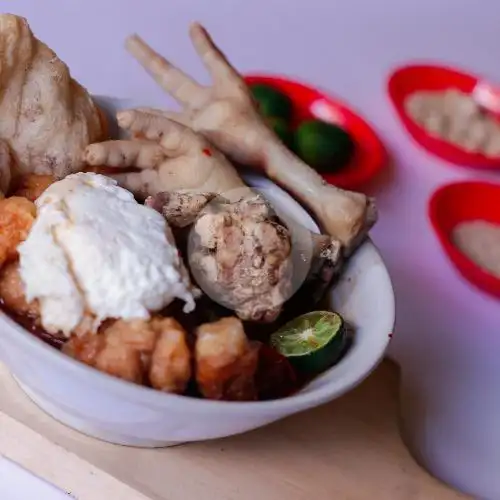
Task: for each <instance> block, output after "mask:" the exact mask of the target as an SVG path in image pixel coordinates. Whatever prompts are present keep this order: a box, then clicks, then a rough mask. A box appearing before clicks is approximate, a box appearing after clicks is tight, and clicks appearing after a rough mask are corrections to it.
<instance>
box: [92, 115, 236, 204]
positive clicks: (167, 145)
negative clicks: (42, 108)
mask: <svg viewBox="0 0 500 500" xmlns="http://www.w3.org/2000/svg"><path fill="white" fill-rule="evenodd" d="M117 120H118V125H119V126H120V127H121V128H122V129H124V130H127V131H128V132H130V133H132V134H133V135H135V136H136V137H138V139H134V140H116V141H105V142H101V143H96V144H91V145H90V146H88V147H87V148H86V149H85V151H84V153H83V160H84V161H85V162H86V163H87V164H88V165H91V166H99V165H106V166H108V167H117V168H127V167H135V168H136V169H140V171H138V172H127V173H117V174H113V175H112V177H114V178H115V179H116V180H117V181H118V183H119V184H120V185H121V186H123V187H124V188H126V189H128V190H129V191H132V192H133V193H134V194H136V195H138V196H142V197H143V198H145V197H146V196H150V195H155V194H158V193H160V192H164V191H183V192H190V193H201V192H217V193H224V192H228V191H231V190H233V189H236V188H241V187H243V186H245V184H244V183H243V180H242V179H241V178H240V176H239V175H238V173H237V172H236V170H235V169H234V167H233V166H232V165H231V163H230V162H229V161H228V160H227V159H226V158H225V156H224V155H223V154H222V153H220V152H219V151H218V150H217V149H216V148H214V147H213V146H212V145H211V144H210V143H209V142H208V140H207V139H205V138H204V137H203V136H202V135H200V134H197V133H196V132H194V131H193V130H192V129H190V128H188V127H186V126H184V125H182V124H180V123H177V122H174V121H172V120H169V119H168V118H165V117H163V116H159V115H157V114H154V113H149V112H145V111H124V112H120V113H118V114H117Z"/></svg>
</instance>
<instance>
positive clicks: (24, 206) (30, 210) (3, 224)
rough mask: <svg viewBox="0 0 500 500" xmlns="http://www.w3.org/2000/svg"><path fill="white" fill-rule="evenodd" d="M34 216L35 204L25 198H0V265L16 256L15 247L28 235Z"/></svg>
mask: <svg viewBox="0 0 500 500" xmlns="http://www.w3.org/2000/svg"><path fill="white" fill-rule="evenodd" d="M35 217H36V207H35V204H34V203H33V202H31V201H29V200H27V199H26V198H21V197H18V196H11V197H10V198H4V199H3V200H0V266H2V265H3V264H4V263H5V262H6V261H7V260H11V259H15V258H17V255H18V254H17V247H18V245H19V244H20V243H21V242H22V241H24V240H25V239H26V237H27V236H28V233H29V231H30V229H31V226H32V225H33V222H34V220H35Z"/></svg>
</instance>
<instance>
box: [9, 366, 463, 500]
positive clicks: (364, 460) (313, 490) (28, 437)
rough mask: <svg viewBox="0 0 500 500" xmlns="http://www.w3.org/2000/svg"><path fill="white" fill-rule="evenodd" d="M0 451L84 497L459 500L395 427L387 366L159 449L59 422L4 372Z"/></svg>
mask: <svg viewBox="0 0 500 500" xmlns="http://www.w3.org/2000/svg"><path fill="white" fill-rule="evenodd" d="M0 382H1V384H0V453H1V454H3V455H5V456H6V457H8V458H10V459H11V460H14V461H16V462H18V463H19V464H21V465H22V466H24V467H26V468H27V469H29V470H31V471H32V472H34V473H35V474H37V475H39V476H41V477H43V478H44V479H47V480H48V481H50V482H52V483H53V484H55V485H57V486H59V487H60V488H62V489H64V490H65V491H67V492H69V493H71V494H73V495H74V496H75V497H76V498H78V499H79V500H101V499H102V500H107V499H110V498H118V499H120V500H144V499H154V500H197V499H201V500H254V499H255V498H258V499H259V500H280V499H283V500H285V499H286V500H306V499H310V498H314V499H315V500H323V499H324V500H332V499H339V500H367V499H371V498H374V499H375V498H376V499H381V500H385V499H394V500H399V499H401V500H403V499H404V500H458V499H464V498H468V497H465V496H462V495H460V494H458V493H455V492H453V491H452V490H451V489H449V488H447V487H446V486H444V485H442V484H440V483H439V482H438V481H436V480H435V479H433V478H432V477H430V476H429V475H428V474H427V473H426V472H425V471H423V470H422V469H421V468H419V467H418V465H417V464H416V463H415V462H414V461H413V460H412V458H411V457H410V455H409V454H408V452H407V451H406V449H405V448H404V446H403V444H402V442H401V440H400V438H399V434H398V428H397V419H396V415H397V369H396V367H395V366H394V365H393V364H392V363H390V362H384V363H383V364H382V365H381V367H380V368H379V369H378V370H377V371H376V372H375V373H374V374H373V375H372V376H371V377H370V378H369V379H368V380H367V381H366V382H365V383H364V384H362V385H361V386H360V387H359V388H358V389H356V390H355V391H353V392H351V393H350V394H348V395H346V396H344V397H343V398H341V399H339V400H337V401H334V402H332V403H330V404H328V405H325V406H323V407H321V408H317V409H315V410H312V411H309V412H305V413H302V414H300V415H296V416H293V417H291V418H289V419H287V420H284V421H282V422H278V423H275V424H273V425H270V426H268V427H266V428H263V429H259V430H257V431H254V432H251V433H248V434H245V435H241V436H236V437H232V438H227V439H223V440H218V441H211V442H204V443H195V444H189V445H183V446H178V447H174V448H167V449H162V450H144V449H133V448H126V447H120V446H115V445H110V444H107V443H103V442H100V441H96V440H94V439H90V438H87V437H85V436H82V435H80V434H78V433H76V432H74V431H72V430H71V429H68V428H67V427H65V426H63V425H61V424H59V423H57V422H55V421H53V420H52V419H51V418H50V417H48V416H47V415H45V414H44V413H43V412H42V411H40V410H39V409H38V408H37V407H36V406H35V405H34V404H33V403H32V402H31V401H30V400H28V398H27V397H26V396H25V395H24V394H23V393H22V392H21V390H20V389H19V388H18V386H17V384H16V383H15V382H14V380H13V379H12V378H11V377H10V376H9V374H8V372H7V370H6V369H5V368H4V367H1V366H0Z"/></svg>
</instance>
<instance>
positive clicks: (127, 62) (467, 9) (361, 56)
mask: <svg viewBox="0 0 500 500" xmlns="http://www.w3.org/2000/svg"><path fill="white" fill-rule="evenodd" d="M0 10H1V11H4V12H13V13H17V14H22V15H25V16H27V17H29V19H30V22H31V25H32V27H33V29H34V30H35V32H36V33H37V34H38V35H39V37H40V38H42V39H43V40H44V41H46V42H47V43H48V44H49V45H50V46H51V47H52V48H53V49H55V50H56V51H57V53H58V54H59V55H60V56H61V57H62V58H63V59H64V60H65V61H66V62H67V63H68V64H69V65H70V67H71V68H72V71H73V74H74V76H75V77H76V78H78V79H79V80H80V81H82V82H83V83H84V84H85V85H86V86H87V87H88V88H89V89H90V90H91V92H93V93H99V94H109V95H116V96H120V97H140V98H141V97H142V98H143V99H144V102H145V104H155V105H159V106H162V105H167V104H169V103H170V100H169V99H168V98H167V97H165V96H164V95H163V94H162V92H161V91H160V90H159V89H158V88H157V87H156V86H155V85H154V83H153V82H152V81H151V80H150V79H149V78H148V77H147V76H146V75H145V74H144V73H143V72H142V71H140V70H139V68H138V66H137V64H136V63H135V62H134V61H133V60H132V59H130V58H129V57H128V56H127V54H126V53H125V52H124V50H123V48H122V42H123V39H124V38H125V36H126V35H128V34H129V33H132V32H134V31H136V32H138V33H140V34H141V35H142V36H144V37H145V38H146V39H147V40H148V41H149V42H150V43H151V44H152V45H153V46H154V47H156V48H158V49H159V50H161V51H162V52H163V53H164V54H165V55H168V56H169V57H170V58H172V59H173V60H175V61H178V62H181V63H182V66H183V68H185V69H186V70H187V71H188V72H190V73H192V74H193V75H195V76H197V77H199V78H200V79H201V80H204V81H206V75H205V73H204V71H203V68H202V67H201V65H200V64H199V63H198V62H197V60H196V57H195V54H194V52H193V50H192V49H191V47H190V44H189V41H188V38H187V33H186V31H187V25H188V23H189V22H190V21H192V20H195V19H197V20H201V21H203V22H204V23H206V25H207V27H208V28H209V30H210V31H211V32H212V33H213V35H214V37H215V39H216V41H217V42H218V43H219V44H220V45H221V46H222V47H223V48H224V50H225V51H226V53H227V54H228V56H229V57H230V58H231V59H232V61H233V62H234V63H235V65H236V66H237V67H238V68H239V69H240V70H242V71H250V70H266V71H272V72H277V73H279V72H283V73H286V74H290V75H296V76H298V77H300V78H302V79H305V80H308V81H310V82H313V83H315V84H317V85H319V86H322V87H324V88H326V89H329V90H331V91H332V92H334V93H336V94H338V95H339V96H342V97H343V98H345V99H347V100H348V101H350V102H351V103H352V104H353V105H354V106H355V107H356V108H357V109H358V110H360V111H361V112H362V113H363V114H364V115H365V117H366V118H368V119H369V120H370V121H371V122H372V123H373V124H374V125H375V127H376V128H377V130H378V131H379V133H380V135H381V136H382V138H383V140H384V141H385V142H386V144H387V146H388V147H389V148H390V150H391V152H392V154H393V158H394V160H395V167H394V173H393V175H392V180H391V183H390V184H386V185H384V186H383V187H379V188H378V190H377V191H376V194H377V195H378V200H379V206H380V212H381V219H380V223H379V224H378V226H377V227H376V229H375V230H374V231H373V238H374V240H375V242H376V243H377V244H378V245H379V247H380V249H381V251H382V253H383V255H384V258H385V260H386V262H387V265H388V267H389V269H390V271H391V274H392V277H393V279H394V284H395V287H396V294H397V310H398V325H397V333H396V335H395V337H394V341H393V345H392V348H391V352H392V354H393V355H395V356H396V357H397V358H398V359H400V360H401V361H402V362H403V364H404V365H405V366H408V368H412V369H410V370H409V371H408V373H411V374H414V375H417V374H418V377H422V381H424V380H426V382H425V383H424V382H422V383H423V385H425V386H429V384H430V385H432V386H433V387H435V388H437V389H438V390H439V388H440V387H441V389H442V392H444V393H447V394H450V397H452V398H453V397H454V394H455V389H456V388H457V387H458V388H460V390H461V391H462V392H463V393H462V394H461V395H460V397H457V398H455V400H454V401H453V405H454V411H457V412H458V413H460V412H461V411H466V409H467V408H470V406H471V405H473V406H474V405H475V406H477V405H478V404H479V405H480V404H481V403H480V402H478V400H477V397H478V394H483V393H484V390H485V389H484V381H485V379H489V380H492V381H493V380H498V379H499V378H498V375H500V373H499V372H500V368H498V369H497V368H496V367H497V366H498V365H499V361H498V359H499V349H500V338H499V334H500V331H499V330H500V328H499V326H498V325H500V321H499V320H500V307H499V306H500V302H498V301H495V300H493V299H491V298H489V297H487V296H485V295H483V294H481V293H478V292H476V290H474V289H472V288H471V287H469V285H468V284H467V283H465V282H464V281H463V280H462V279H460V278H459V277H458V276H457V274H456V273H455V271H454V270H453V269H452V268H451V266H450V265H449V263H448V262H447V260H446V259H445V258H444V256H443V255H442V254H441V251H440V248H439V247H438V244H437V242H436V240H435V238H434V237H433V235H432V234H431V232H430V228H429V224H428V221H427V217H426V204H427V199H428V196H429V194H430V193H431V191H432V190H433V189H434V188H435V187H437V186H438V185H440V184H442V183H444V182H447V181H451V180H454V179H460V178H465V177H469V176H473V175H474V176H476V177H486V175H484V174H483V175H479V174H478V175H475V174H473V173H472V172H469V171H467V170H459V169H456V168H454V167H450V166H447V165H444V164H441V163H440V162H439V161H437V160H435V159H433V158H431V157H429V156H427V155H426V154H425V153H423V152H422V151H420V150H419V149H418V148H416V147H415V146H414V145H413V144H412V143H411V142H410V140H409V139H408V137H407V136H406V135H405V133H404V132H403V130H401V128H400V127H399V124H398V123H397V121H396V119H395V117H394V114H393V113H392V110H391V109H390V107H389V104H388V101H387V97H386V94H385V82H386V77H387V74H388V72H389V71H390V69H391V68H392V67H394V66H395V65H397V64H400V63H404V62H406V61H408V60H410V59H415V58H421V59H422V58H433V59H436V60H440V61H447V62H449V63H452V64H453V63H455V64H458V65H461V66H464V67H467V68H470V69H471V70H473V71H474V72H477V73H481V74H484V75H487V76H488V77H490V78H491V79H493V80H496V81H498V82H500V56H499V54H500V52H499V41H500V24H499V20H500V2H496V1H494V0H482V1H478V0H439V1H436V0H418V1H409V0H406V1H405V0H384V1H375V0H337V1H333V0H307V1H303V0H295V1H293V0H245V1H243V0H177V1H174V0H142V1H139V0H99V1H98V0H58V1H56V0H15V1H14V0H11V1H0ZM0 119H1V117H0ZM491 178H496V179H498V180H499V181H500V175H497V176H495V177H491ZM373 293H377V291H376V290H374V291H373ZM410 364H411V366H410ZM494 392H496V393H498V392H499V391H494ZM488 397H489V396H488ZM495 397H496V398H498V397H499V396H497V395H496V394H495ZM495 404H496V405H497V408H499V407H500V400H499V401H496V402H495ZM448 406H449V405H448Z"/></svg>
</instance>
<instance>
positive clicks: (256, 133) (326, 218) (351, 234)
mask: <svg viewBox="0 0 500 500" xmlns="http://www.w3.org/2000/svg"><path fill="white" fill-rule="evenodd" d="M190 35H191V39H192V42H193V45H194V47H195V49H196V51H197V52H198V54H199V56H200V58H201V60H202V61H203V62H204V64H205V66H206V67H207V70H208V71H209V73H210V75H211V77H212V79H213V85H212V86H211V87H204V86H201V85H199V84H198V83H197V82H195V81H194V80H193V79H192V78H190V77H189V76H187V75H186V74H185V73H183V72H182V71H181V70H179V69H178V68H176V67H175V66H174V65H172V64H171V63H169V62H168V61H167V60H165V59H164V58H163V57H162V56H160V55H159V54H158V53H156V52H155V51H154V50H153V49H152V48H150V47H149V46H148V45H147V44H146V43H145V42H144V41H143V40H142V39H141V38H139V37H138V36H137V35H134V36H132V37H130V38H129V39H128V40H127V42H126V46H127V49H128V50H129V52H130V53H131V54H132V55H133V56H134V57H135V58H136V59H137V60H138V61H139V63H140V64H141V65H142V66H143V67H144V68H145V69H146V70H147V71H148V72H149V73H150V74H151V75H152V76H153V78H154V79H155V80H156V81H157V82H158V84H159V85H160V86H161V87H162V88H163V89H165V90H166V91H167V92H168V93H169V94H171V95H172V96H173V97H174V98H175V99H177V101H179V103H180V104H181V105H182V106H183V112H181V113H173V112H167V111H157V110H156V111H155V110H147V111H148V112H149V113H151V114H153V113H154V114H156V115H157V116H164V117H167V118H169V119H173V120H175V121H178V122H180V123H183V124H185V125H188V126H190V127H191V128H192V129H193V130H195V131H198V132H201V133H202V134H204V135H205V136H206V137H207V138H208V139H209V140H210V141H211V142H212V143H213V144H214V145H215V146H217V147H218V148H219V149H220V150H221V151H222V152H223V153H225V154H227V155H228V157H230V158H231V159H232V160H234V161H236V162H238V163H242V164H245V165H249V166H254V167H258V168H261V169H263V170H264V172H265V173H266V174H267V175H268V176H269V177H270V178H271V179H272V180H274V181H276V182H277V183H278V184H281V185H282V186H283V187H284V188H285V189H287V190H288V191H290V192H291V193H292V194H293V195H294V196H295V197H296V198H298V199H299V200H301V201H302V202H303V203H304V204H305V205H307V206H308V207H309V209H311V211H312V212H314V214H315V215H316V217H317V219H318V220H319V222H320V223H321V225H322V226H323V229H324V230H325V231H326V232H328V233H329V234H331V235H332V236H335V237H336V238H337V239H339V240H340V241H341V242H342V244H343V245H344V251H345V254H347V255H348V254H350V253H351V252H352V251H353V250H354V249H355V248H356V247H357V246H358V245H359V243H360V242H361V241H362V240H363V239H364V237H365V236H366V234H367V232H368V230H369V229H370V228H371V227H372V226H373V224H374V223H375V222H376V219H377V211H376V208H375V204H374V201H373V200H372V199H371V198H368V197H366V196H365V195H363V194H361V193H354V192H349V191H344V190H342V189H339V188H337V187H335V186H332V185H330V184H327V183H326V182H325V181H324V180H323V179H322V178H321V176H319V175H318V174H317V173H316V172H315V171H314V170H313V169H312V168H310V167H309V166H308V165H306V164H305V163H303V162H302V161H301V160H300V159H299V158H297V157H296V156H295V155H294V154H293V153H291V152H290V151H289V150H288V149H287V148H286V147H285V146H284V145H283V144H282V143H281V142H280V140H279V139H278V138H277V136H276V135H275V134H274V133H273V132H272V131H271V130H270V128H269V127H268V126H267V125H266V124H265V123H264V121H263V120H262V118H261V117H260V116H259V113H258V111H257V108H256V106H255V103H254V101H253V99H252V97H251V94H250V92H249V90H248V88H247V86H246V85H245V82H244V80H243V78H242V77H241V75H240V74H239V73H238V72H237V71H236V69H234V68H233V67H232V66H231V64H230V63H229V62H228V60H227V59H226V57H225V56H224V54H223V53H222V52H221V51H220V50H219V48H218V47H217V46H216V45H215V44H214V42H213V41H212V39H211V38H210V36H209V34H208V33H207V31H206V30H205V29H204V28H203V27H202V26H200V25H199V24H194V25H193V26H192V27H191V30H190ZM143 111H144V110H143Z"/></svg>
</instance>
